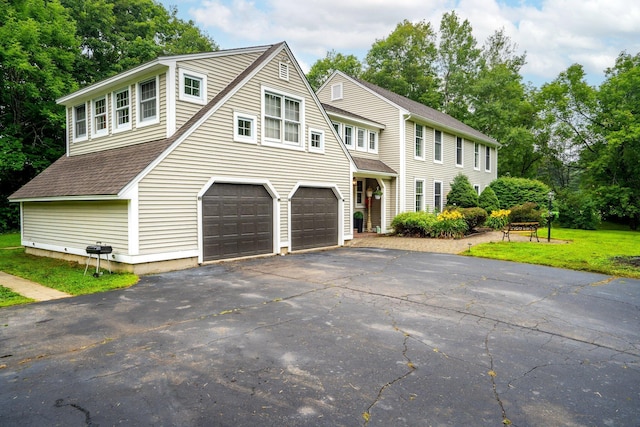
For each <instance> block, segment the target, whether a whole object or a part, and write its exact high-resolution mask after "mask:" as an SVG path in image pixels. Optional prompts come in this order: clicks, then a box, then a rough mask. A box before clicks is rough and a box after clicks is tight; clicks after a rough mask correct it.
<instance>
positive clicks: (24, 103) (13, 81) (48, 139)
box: [0, 0, 78, 230]
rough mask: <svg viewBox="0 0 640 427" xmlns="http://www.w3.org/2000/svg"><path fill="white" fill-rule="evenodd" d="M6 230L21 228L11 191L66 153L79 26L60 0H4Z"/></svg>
mask: <svg viewBox="0 0 640 427" xmlns="http://www.w3.org/2000/svg"><path fill="white" fill-rule="evenodd" d="M0 4H1V5H2V11H3V12H2V14H0V64H1V65H0V87H1V88H2V90H1V91H0V153H2V155H1V156H0V230H7V229H15V228H17V227H18V216H17V206H15V205H13V206H10V205H9V203H8V201H7V196H9V195H10V194H11V193H13V192H14V191H15V190H17V189H18V188H19V187H20V186H22V185H23V184H25V183H26V182H27V181H28V180H30V179H31V178H32V177H33V176H35V174H37V173H38V172H40V171H42V170H43V169H44V168H45V167H47V166H48V165H49V164H50V163H51V162H52V161H53V160H55V159H57V158H58V157H60V155H62V153H63V152H64V126H65V114H64V108H63V107H60V106H58V105H56V102H55V99H56V98H58V97H60V96H62V95H63V94H65V93H68V92H70V91H72V90H74V89H75V88H76V83H75V81H74V79H73V75H72V70H73V64H74V61H75V59H76V57H77V51H78V42H77V39H76V37H75V25H74V22H73V20H72V19H71V18H70V16H69V14H68V13H67V11H66V10H65V9H64V7H62V5H61V4H60V2H59V1H57V0H52V1H44V0H26V1H18V2H9V1H6V0H2V1H0Z"/></svg>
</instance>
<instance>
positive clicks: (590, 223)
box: [558, 192, 600, 230]
mask: <svg viewBox="0 0 640 427" xmlns="http://www.w3.org/2000/svg"><path fill="white" fill-rule="evenodd" d="M558 210H559V217H558V220H559V222H560V226H562V227H565V228H577V229H582V230H595V229H596V228H597V227H598V225H599V224H600V213H599V212H598V209H597V206H596V204H595V202H594V201H593V199H592V198H591V197H589V196H588V195H587V194H584V193H581V192H579V193H572V192H567V193H565V194H562V195H560V196H559V197H558Z"/></svg>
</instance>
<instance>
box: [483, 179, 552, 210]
mask: <svg viewBox="0 0 640 427" xmlns="http://www.w3.org/2000/svg"><path fill="white" fill-rule="evenodd" d="M489 186H490V187H491V189H492V190H493V192H494V193H495V194H496V196H497V197H498V200H499V201H500V209H511V208H512V207H513V206H517V205H522V204H525V203H528V202H530V203H533V204H534V205H535V208H536V209H542V208H544V207H546V206H547V204H548V203H549V202H548V197H549V196H548V193H549V191H551V188H550V187H549V186H548V185H547V184H545V183H543V182H541V181H537V180H535V179H526V178H511V177H502V178H498V179H496V180H495V181H493V182H492V183H491V184H489Z"/></svg>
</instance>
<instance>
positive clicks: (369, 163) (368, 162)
mask: <svg viewBox="0 0 640 427" xmlns="http://www.w3.org/2000/svg"><path fill="white" fill-rule="evenodd" d="M351 157H352V158H353V162H354V163H355V164H356V167H357V168H358V172H383V173H385V174H391V175H397V174H398V173H397V172H396V171H394V170H393V169H391V168H390V167H389V166H387V164H386V163H384V162H382V161H380V160H375V159H365V158H364V157H356V156H351Z"/></svg>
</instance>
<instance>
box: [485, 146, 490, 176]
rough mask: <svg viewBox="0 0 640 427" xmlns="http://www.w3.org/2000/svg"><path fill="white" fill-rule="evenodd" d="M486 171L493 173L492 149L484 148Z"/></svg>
mask: <svg viewBox="0 0 640 427" xmlns="http://www.w3.org/2000/svg"><path fill="white" fill-rule="evenodd" d="M484 150H485V151H484V153H485V154H484V170H485V171H487V172H491V147H488V146H486V147H484Z"/></svg>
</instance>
